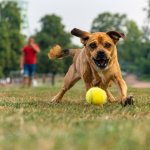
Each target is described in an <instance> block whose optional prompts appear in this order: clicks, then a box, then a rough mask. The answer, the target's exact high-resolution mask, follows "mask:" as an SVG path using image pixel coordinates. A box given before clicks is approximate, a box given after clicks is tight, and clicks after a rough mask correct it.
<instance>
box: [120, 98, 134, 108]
mask: <svg viewBox="0 0 150 150" xmlns="http://www.w3.org/2000/svg"><path fill="white" fill-rule="evenodd" d="M133 104H134V100H133V96H128V97H127V98H126V99H124V100H123V101H122V102H121V105H122V106H124V107H125V106H127V105H133Z"/></svg>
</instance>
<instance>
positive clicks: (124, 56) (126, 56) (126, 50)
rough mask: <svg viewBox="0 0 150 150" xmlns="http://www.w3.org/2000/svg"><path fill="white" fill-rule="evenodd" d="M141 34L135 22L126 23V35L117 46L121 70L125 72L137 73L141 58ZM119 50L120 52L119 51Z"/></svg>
mask: <svg viewBox="0 0 150 150" xmlns="http://www.w3.org/2000/svg"><path fill="white" fill-rule="evenodd" d="M141 42H142V32H141V30H140V29H139V28H138V26H137V24H136V22H134V21H133V20H130V21H128V22H127V33H126V38H125V39H124V41H123V43H122V44H121V45H120V46H119V51H118V53H119V56H120V59H119V61H120V63H121V66H122V69H123V70H125V71H127V72H136V73H137V72H138V67H139V66H137V63H138V61H139V57H140V56H141ZM120 49H121V50H120Z"/></svg>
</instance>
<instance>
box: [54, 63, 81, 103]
mask: <svg viewBox="0 0 150 150" xmlns="http://www.w3.org/2000/svg"><path fill="white" fill-rule="evenodd" d="M79 80H80V77H79V75H78V74H77V73H76V71H75V68H74V65H73V64H72V65H71V66H70V68H69V70H68V72H67V74H66V76H65V78H64V86H63V88H62V89H61V90H60V92H59V93H58V94H57V95H56V96H54V97H53V99H52V100H51V101H52V102H60V101H61V99H62V97H63V96H64V94H65V93H66V92H67V91H68V90H69V89H70V88H71V87H72V86H73V85H74V84H75V83H76V82H77V81H79Z"/></svg>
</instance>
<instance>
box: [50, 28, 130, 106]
mask: <svg viewBox="0 0 150 150" xmlns="http://www.w3.org/2000/svg"><path fill="white" fill-rule="evenodd" d="M71 34H72V35H74V36H76V37H79V38H80V40H81V43H82V44H83V48H82V49H62V48H61V47H60V46H59V45H56V46H54V47H53V48H51V49H50V51H49V53H48V57H49V58H50V59H56V58H63V57H65V56H72V57H73V63H72V65H71V66H70V68H69V70H68V72H67V73H66V75H65V78H64V86H63V88H62V89H61V91H60V92H59V93H58V94H57V95H56V96H54V98H53V99H52V102H60V101H61V99H62V97H63V96H64V94H65V93H66V91H67V90H69V89H70V88H71V87H72V86H73V85H74V84H75V83H76V82H77V81H79V80H80V79H83V81H84V83H85V87H86V90H88V89H90V88H91V87H93V86H98V87H100V88H102V89H104V90H105V91H106V94H107V97H108V101H109V102H116V100H115V98H114V97H113V95H112V94H111V92H110V91H109V90H108V88H109V86H110V85H111V83H112V82H113V83H115V84H116V85H117V86H118V89H119V93H120V98H119V102H120V103H121V104H122V105H123V106H126V105H132V104H133V97H132V96H127V85H126V83H125V81H124V80H123V78H122V74H121V69H120V66H119V63H118V58H117V48H116V44H117V42H118V41H119V39H120V38H124V37H125V35H124V34H123V33H120V32H117V31H108V32H95V33H90V32H87V31H83V30H80V29H77V28H74V29H73V30H72V31H71Z"/></svg>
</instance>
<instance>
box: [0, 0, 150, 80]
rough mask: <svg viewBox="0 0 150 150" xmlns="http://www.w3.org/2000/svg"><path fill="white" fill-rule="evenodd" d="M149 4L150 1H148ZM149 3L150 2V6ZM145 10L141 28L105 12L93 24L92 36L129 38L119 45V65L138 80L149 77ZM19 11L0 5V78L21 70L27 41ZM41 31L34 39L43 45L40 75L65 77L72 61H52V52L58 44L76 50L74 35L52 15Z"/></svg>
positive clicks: (149, 47)
mask: <svg viewBox="0 0 150 150" xmlns="http://www.w3.org/2000/svg"><path fill="white" fill-rule="evenodd" d="M149 1H150V0H149ZM149 1H148V2H149ZM148 6H149V7H148V8H145V9H144V11H145V12H146V16H147V17H146V20H145V24H144V25H143V27H141V28H139V27H138V25H137V24H136V22H135V21H134V20H130V19H128V17H127V16H126V15H125V14H118V13H115V14H112V13H109V12H104V13H101V14H98V16H97V17H96V18H95V19H94V20H93V22H92V24H91V29H90V30H91V32H97V31H108V30H116V31H120V32H124V33H125V34H126V38H125V39H124V40H122V41H121V42H120V43H119V44H118V55H119V62H120V64H121V67H122V70H123V71H125V72H127V73H135V74H137V75H138V76H142V77H150V63H149V62H150V34H149V33H150V28H149V23H150V5H148ZM21 23H22V19H21V15H20V9H19V7H18V6H17V4H16V3H14V2H13V3H12V2H7V3H2V2H1V3H0V56H1V59H0V77H2V76H9V73H10V71H11V70H19V59H20V58H19V57H20V53H21V50H20V49H21V47H22V46H23V45H24V44H25V38H24V36H23V35H22V33H21ZM40 23H41V28H40V30H37V31H36V33H35V35H33V36H34V37H35V39H36V42H37V43H38V44H39V45H40V48H41V52H40V53H39V55H38V62H37V66H38V67H37V72H38V73H51V74H52V77H53V79H54V78H55V75H56V74H57V73H65V72H66V71H67V69H68V67H69V65H70V64H71V62H72V60H71V58H65V59H62V60H54V61H50V60H49V59H48V57H47V53H48V51H49V49H50V48H51V47H52V46H54V45H55V44H56V43H57V44H60V45H61V46H62V47H63V48H72V47H77V46H76V45H73V43H72V42H71V34H70V33H68V32H67V31H65V26H64V25H63V23H62V19H61V17H59V16H57V15H55V14H50V15H45V16H44V17H42V18H41V20H40Z"/></svg>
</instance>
